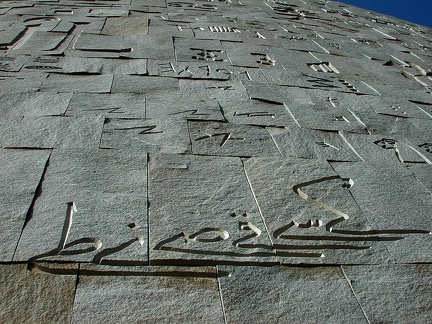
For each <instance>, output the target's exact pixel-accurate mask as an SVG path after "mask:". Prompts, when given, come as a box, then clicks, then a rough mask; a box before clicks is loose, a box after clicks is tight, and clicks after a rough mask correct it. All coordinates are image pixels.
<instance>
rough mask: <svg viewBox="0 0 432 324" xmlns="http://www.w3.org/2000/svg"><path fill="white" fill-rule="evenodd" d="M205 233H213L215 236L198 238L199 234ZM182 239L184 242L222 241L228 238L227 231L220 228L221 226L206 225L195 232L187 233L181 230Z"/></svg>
mask: <svg viewBox="0 0 432 324" xmlns="http://www.w3.org/2000/svg"><path fill="white" fill-rule="evenodd" d="M206 233H215V234H216V236H215V237H211V238H208V237H203V238H199V237H198V236H199V235H202V234H206ZM183 236H184V239H185V240H186V242H189V241H194V242H218V241H224V240H227V239H228V238H229V233H228V232H227V231H226V230H224V229H222V228H216V227H206V228H203V229H201V230H199V231H198V232H196V233H193V234H191V235H189V234H187V233H186V232H183Z"/></svg>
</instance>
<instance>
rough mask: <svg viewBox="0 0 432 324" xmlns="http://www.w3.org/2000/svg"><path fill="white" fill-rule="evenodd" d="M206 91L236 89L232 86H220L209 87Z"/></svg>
mask: <svg viewBox="0 0 432 324" xmlns="http://www.w3.org/2000/svg"><path fill="white" fill-rule="evenodd" d="M206 89H223V90H235V88H234V87H233V86H232V85H230V86H218V87H208V88H206Z"/></svg>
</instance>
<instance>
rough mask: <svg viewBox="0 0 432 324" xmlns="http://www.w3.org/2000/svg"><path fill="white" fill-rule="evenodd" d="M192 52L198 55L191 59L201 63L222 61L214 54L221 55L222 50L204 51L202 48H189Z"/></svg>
mask: <svg viewBox="0 0 432 324" xmlns="http://www.w3.org/2000/svg"><path fill="white" fill-rule="evenodd" d="M191 50H192V51H198V53H197V54H196V55H194V56H192V58H193V59H196V60H203V61H215V62H223V61H224V60H223V59H222V58H221V57H220V56H219V55H218V54H216V53H223V51H222V50H206V49H203V48H191Z"/></svg>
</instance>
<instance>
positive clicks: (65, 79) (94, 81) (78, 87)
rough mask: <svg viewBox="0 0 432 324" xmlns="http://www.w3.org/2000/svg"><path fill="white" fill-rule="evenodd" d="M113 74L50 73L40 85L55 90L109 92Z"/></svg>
mask: <svg viewBox="0 0 432 324" xmlns="http://www.w3.org/2000/svg"><path fill="white" fill-rule="evenodd" d="M112 82H113V75H109V74H106V75H95V76H94V75H61V74H53V73H51V74H50V75H49V77H48V78H47V79H45V80H44V81H43V83H42V85H41V87H40V89H41V90H42V91H55V92H97V93H105V92H110V90H111V85H112Z"/></svg>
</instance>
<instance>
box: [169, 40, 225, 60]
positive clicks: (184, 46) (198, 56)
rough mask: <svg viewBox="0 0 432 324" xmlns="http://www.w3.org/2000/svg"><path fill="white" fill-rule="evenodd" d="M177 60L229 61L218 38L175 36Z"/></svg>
mask: <svg viewBox="0 0 432 324" xmlns="http://www.w3.org/2000/svg"><path fill="white" fill-rule="evenodd" d="M174 48H175V52H176V60H177V61H180V62H185V61H186V62H187V61H197V62H199V61H201V62H205V63H208V62H228V57H227V56H226V54H225V51H224V48H223V47H222V44H221V43H220V41H218V40H196V39H187V38H174Z"/></svg>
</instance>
